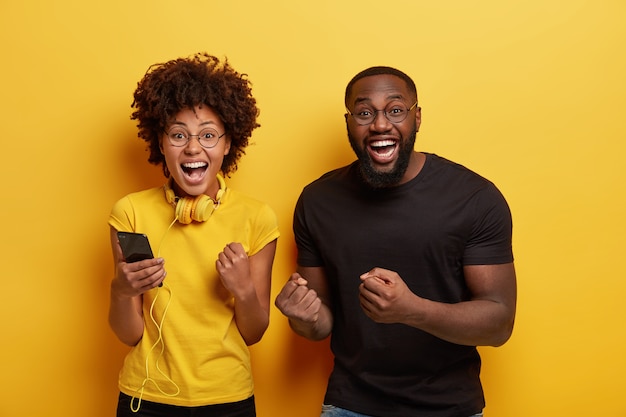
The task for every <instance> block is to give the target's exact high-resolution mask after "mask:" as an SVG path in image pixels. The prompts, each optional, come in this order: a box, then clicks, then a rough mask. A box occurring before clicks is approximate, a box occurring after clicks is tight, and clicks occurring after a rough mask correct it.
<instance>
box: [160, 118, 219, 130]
mask: <svg viewBox="0 0 626 417" xmlns="http://www.w3.org/2000/svg"><path fill="white" fill-rule="evenodd" d="M174 125H177V126H183V127H187V123H185V122H181V121H179V120H174V121H173V122H172V123H171V124H170V126H174ZM207 125H212V126H213V127H215V128H216V129H217V123H215V122H214V121H213V120H207V121H205V122H200V124H199V125H198V126H200V127H205V126H207Z"/></svg>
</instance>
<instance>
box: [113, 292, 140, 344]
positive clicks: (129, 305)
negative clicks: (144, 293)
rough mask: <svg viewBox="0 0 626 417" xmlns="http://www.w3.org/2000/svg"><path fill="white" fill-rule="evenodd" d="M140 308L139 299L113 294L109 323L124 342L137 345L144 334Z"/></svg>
mask: <svg viewBox="0 0 626 417" xmlns="http://www.w3.org/2000/svg"><path fill="white" fill-rule="evenodd" d="M138 308H140V297H139V299H135V298H128V297H119V296H116V295H114V294H113V292H112V294H111V304H110V306H109V325H110V326H111V329H112V330H113V332H114V333H115V335H116V336H117V338H118V339H119V340H120V341H121V342H122V343H124V344H127V345H129V346H134V345H136V344H137V343H138V342H139V340H141V337H142V336H143V327H144V322H143V317H142V315H141V313H140V312H139V311H140V310H138Z"/></svg>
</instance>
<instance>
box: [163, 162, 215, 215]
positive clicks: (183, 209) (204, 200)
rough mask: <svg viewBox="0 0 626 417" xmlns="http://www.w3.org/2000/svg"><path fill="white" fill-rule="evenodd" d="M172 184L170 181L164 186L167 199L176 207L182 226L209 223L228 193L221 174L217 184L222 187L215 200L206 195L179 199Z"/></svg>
mask: <svg viewBox="0 0 626 417" xmlns="http://www.w3.org/2000/svg"><path fill="white" fill-rule="evenodd" d="M171 182H172V180H171V179H170V180H169V181H168V182H166V183H165V185H164V186H163V188H164V189H165V198H166V200H167V202H168V203H170V204H171V205H172V206H174V207H175V209H176V219H177V220H178V221H179V222H181V223H182V224H189V223H191V222H192V221H193V220H195V221H197V222H204V221H207V220H208V219H209V217H211V214H213V212H214V211H215V209H217V207H218V206H219V205H220V200H221V199H222V196H223V195H224V192H225V191H226V182H225V181H224V177H222V176H221V175H220V174H217V182H218V183H219V185H220V189H219V191H218V192H217V195H216V196H215V200H213V199H212V198H211V197H209V196H208V195H206V194H200V195H198V196H196V197H177V196H176V194H175V193H174V190H172V186H171Z"/></svg>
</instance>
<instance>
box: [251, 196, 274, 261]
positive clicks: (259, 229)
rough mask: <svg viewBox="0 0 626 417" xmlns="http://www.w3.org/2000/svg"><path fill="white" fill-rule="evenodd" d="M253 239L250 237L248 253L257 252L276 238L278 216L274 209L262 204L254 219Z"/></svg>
mask: <svg viewBox="0 0 626 417" xmlns="http://www.w3.org/2000/svg"><path fill="white" fill-rule="evenodd" d="M254 230H255V239H252V245H251V247H250V253H249V255H254V254H255V253H257V252H259V251H260V250H261V249H263V248H264V247H265V245H267V244H268V243H270V242H271V241H273V240H275V239H278V237H279V236H280V231H279V229H278V218H277V217H276V213H274V210H272V208H271V207H270V206H269V205H267V204H262V205H261V207H260V209H259V211H258V213H257V217H256V219H255V221H254Z"/></svg>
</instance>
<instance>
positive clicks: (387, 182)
mask: <svg viewBox="0 0 626 417" xmlns="http://www.w3.org/2000/svg"><path fill="white" fill-rule="evenodd" d="M416 135H417V131H416V130H414V131H413V133H411V134H410V135H409V137H408V138H407V140H406V141H404V142H401V144H400V149H399V154H398V160H397V161H396V163H395V165H394V167H393V169H392V170H391V171H389V172H379V171H377V170H376V168H374V164H373V163H372V158H371V157H370V155H369V153H367V151H366V150H365V148H363V149H361V148H359V147H358V146H357V145H356V140H355V139H354V137H353V136H352V134H351V133H350V131H348V139H349V140H350V146H352V150H353V151H354V153H355V154H356V156H357V158H358V159H359V172H360V174H361V178H362V179H363V181H364V182H365V184H367V185H368V186H370V187H371V188H375V189H376V188H387V187H393V186H395V185H398V183H400V181H401V180H402V177H403V176H404V174H405V172H406V170H407V168H408V167H409V161H410V160H411V154H412V153H413V149H414V147H415V137H416Z"/></svg>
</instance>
